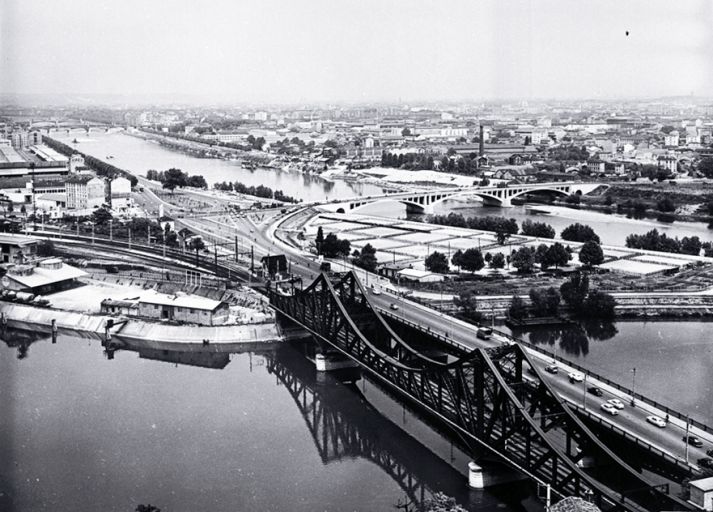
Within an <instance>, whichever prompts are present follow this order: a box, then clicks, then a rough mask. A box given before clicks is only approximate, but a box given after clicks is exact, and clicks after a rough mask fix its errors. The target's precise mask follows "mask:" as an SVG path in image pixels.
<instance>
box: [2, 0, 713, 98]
mask: <svg viewBox="0 0 713 512" xmlns="http://www.w3.org/2000/svg"><path fill="white" fill-rule="evenodd" d="M627 30H628V31H629V36H628V37H627V36H626V34H625V32H626V31H627ZM0 56H1V57H2V62H1V64H0V92H4V93H43V94H44V93H61V94H72V95H77V94H126V95H141V96H146V95H156V94H161V95H171V94H182V95H195V96H196V97H200V98H202V99H206V100H210V99H215V100H226V99H228V100H232V101H265V102H292V101H362V100H368V101H370V100H398V99H399V98H401V99H403V100H413V99H422V100H449V99H473V100H478V99H486V98H514V97H522V98H573V97H587V98H600V97H601V98H604V97H620V96H626V97H631V96H634V97H651V96H660V95H687V94H691V93H693V94H696V95H703V96H705V95H712V94H711V93H713V2H711V1H709V0H700V1H697V0H691V1H688V0H510V1H508V0H495V1H492V2H490V1H479V0H463V1H447V0H442V1H426V0H404V1H400V0H395V1H389V0H354V1H352V0H347V1H345V0H304V1H302V0H267V1H265V0H260V1H255V0H251V1H243V0H200V1H199V0H172V1H169V0H165V1H161V0H111V1H110V0H0Z"/></svg>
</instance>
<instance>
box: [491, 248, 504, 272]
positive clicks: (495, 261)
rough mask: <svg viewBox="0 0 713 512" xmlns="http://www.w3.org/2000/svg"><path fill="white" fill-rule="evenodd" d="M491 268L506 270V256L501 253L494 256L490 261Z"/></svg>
mask: <svg viewBox="0 0 713 512" xmlns="http://www.w3.org/2000/svg"><path fill="white" fill-rule="evenodd" d="M488 254H489V253H488ZM490 268H494V269H501V268H505V255H504V254H503V253H501V252H496V253H495V254H493V257H492V259H491V260H490Z"/></svg>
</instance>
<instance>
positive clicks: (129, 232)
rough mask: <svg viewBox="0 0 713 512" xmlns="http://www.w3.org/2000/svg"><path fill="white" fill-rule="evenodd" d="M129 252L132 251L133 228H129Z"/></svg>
mask: <svg viewBox="0 0 713 512" xmlns="http://www.w3.org/2000/svg"><path fill="white" fill-rule="evenodd" d="M129 250H131V228H129Z"/></svg>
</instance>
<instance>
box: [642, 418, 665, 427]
mask: <svg viewBox="0 0 713 512" xmlns="http://www.w3.org/2000/svg"><path fill="white" fill-rule="evenodd" d="M646 421H648V422H649V423H651V424H652V425H656V426H657V427H658V428H665V427H666V420H664V419H663V418H659V417H658V416H647V417H646Z"/></svg>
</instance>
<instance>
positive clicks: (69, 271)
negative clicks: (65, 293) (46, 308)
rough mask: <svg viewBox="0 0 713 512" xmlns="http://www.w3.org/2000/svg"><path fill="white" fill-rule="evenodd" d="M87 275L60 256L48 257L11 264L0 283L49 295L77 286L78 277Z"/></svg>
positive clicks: (24, 290)
mask: <svg viewBox="0 0 713 512" xmlns="http://www.w3.org/2000/svg"><path fill="white" fill-rule="evenodd" d="M86 275H87V273H86V272H84V271H83V270H80V269H78V268H76V267H73V266H71V265H67V264H66V263H64V262H63V261H62V260H61V259H59V258H48V259H45V260H42V261H39V262H37V263H28V264H17V265H13V266H11V267H10V268H8V271H7V274H5V275H4V276H3V277H2V279H1V280H0V283H2V287H3V288H4V289H7V290H13V291H18V292H27V293H32V294H35V295H49V294H50V293H55V292H59V291H62V290H66V289H68V288H72V287H74V286H76V284H77V279H79V278H80V277H84V276H86Z"/></svg>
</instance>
